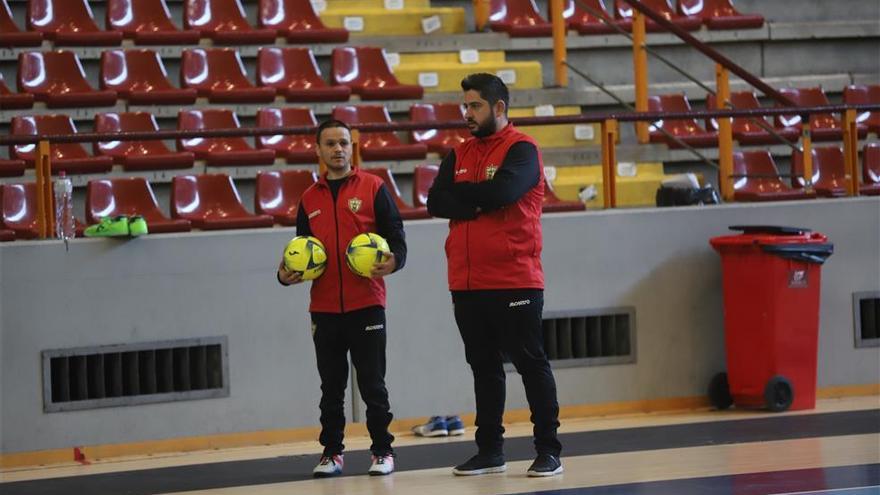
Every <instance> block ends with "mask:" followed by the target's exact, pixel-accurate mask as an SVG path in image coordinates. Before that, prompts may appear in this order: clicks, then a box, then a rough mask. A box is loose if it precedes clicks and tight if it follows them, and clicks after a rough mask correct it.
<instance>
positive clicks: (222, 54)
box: [180, 48, 253, 92]
mask: <svg viewBox="0 0 880 495" xmlns="http://www.w3.org/2000/svg"><path fill="white" fill-rule="evenodd" d="M180 84H181V85H182V86H183V87H185V88H195V89H197V90H199V91H200V92H202V91H210V90H212V89H220V90H222V89H232V88H250V87H253V84H251V82H250V81H249V80H248V78H247V72H246V71H245V68H244V64H243V63H242V61H241V56H240V55H239V54H238V51H237V50H234V49H232V48H208V49H205V48H191V49H186V50H184V51H183V53H182V54H181V60H180Z"/></svg>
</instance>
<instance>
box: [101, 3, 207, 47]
mask: <svg viewBox="0 0 880 495" xmlns="http://www.w3.org/2000/svg"><path fill="white" fill-rule="evenodd" d="M107 26H108V27H110V28H112V29H114V30H116V31H119V32H121V33H122V35H123V36H124V37H125V38H128V39H132V40H134V42H135V43H136V44H138V45H196V44H198V43H199V36H200V35H199V32H198V31H181V30H179V29H178V28H177V26H175V25H174V23H173V22H171V13H170V12H169V11H168V6H167V5H165V0H107Z"/></svg>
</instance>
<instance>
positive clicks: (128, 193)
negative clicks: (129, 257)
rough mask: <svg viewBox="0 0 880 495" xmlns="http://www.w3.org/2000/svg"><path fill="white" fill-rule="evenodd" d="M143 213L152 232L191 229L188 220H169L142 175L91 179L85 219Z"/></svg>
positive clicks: (92, 219)
mask: <svg viewBox="0 0 880 495" xmlns="http://www.w3.org/2000/svg"><path fill="white" fill-rule="evenodd" d="M117 215H126V216H133V215H141V216H143V217H144V219H145V220H146V221H147V229H148V230H149V231H150V233H151V234H161V233H164V232H189V230H190V229H191V226H190V223H189V220H184V219H170V218H168V217H166V216H165V214H164V213H162V210H160V209H159V203H158V202H157V201H156V195H155V194H153V188H152V187H150V183H149V182H147V180H146V179H144V178H143V177H126V178H118V179H97V180H90V181H89V184H88V186H87V187H86V222H88V223H89V224H95V223H98V222H100V221H101V218H103V217H113V216H117Z"/></svg>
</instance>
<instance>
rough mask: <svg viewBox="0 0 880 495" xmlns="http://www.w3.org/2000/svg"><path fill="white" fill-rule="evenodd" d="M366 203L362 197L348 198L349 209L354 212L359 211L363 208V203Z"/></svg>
mask: <svg viewBox="0 0 880 495" xmlns="http://www.w3.org/2000/svg"><path fill="white" fill-rule="evenodd" d="M362 204H364V202H363V201H361V200H360V198H351V199H349V200H348V209H350V210H351V212H352V213H357V212H358V210H360V209H361V205H362Z"/></svg>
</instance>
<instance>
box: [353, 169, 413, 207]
mask: <svg viewBox="0 0 880 495" xmlns="http://www.w3.org/2000/svg"><path fill="white" fill-rule="evenodd" d="M361 170H363V171H364V172H366V173H368V174H372V175H375V176H376V177H378V178H380V179H382V182H384V183H385V187H387V188H388V193H389V194H391V196H392V197H393V198H394V204H395V205H397V209H399V210H404V209H410V208H411V207H410V206H409V205H408V204H406V201H404V200H403V198H401V197H400V189H398V188H397V182H395V181H394V176H393V175H391V171H390V170H388V169H387V168H362V169H361Z"/></svg>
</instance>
